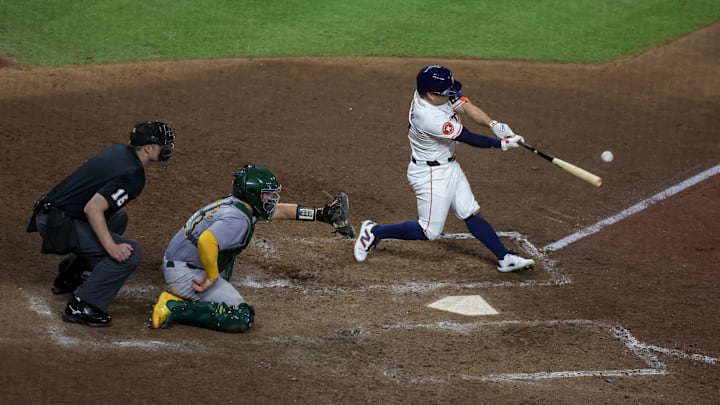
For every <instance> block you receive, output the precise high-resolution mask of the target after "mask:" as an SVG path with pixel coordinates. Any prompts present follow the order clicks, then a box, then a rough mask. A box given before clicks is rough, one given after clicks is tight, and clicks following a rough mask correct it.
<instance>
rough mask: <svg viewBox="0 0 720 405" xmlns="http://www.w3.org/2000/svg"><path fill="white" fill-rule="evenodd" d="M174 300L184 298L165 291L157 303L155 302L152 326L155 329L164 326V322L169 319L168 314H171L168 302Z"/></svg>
mask: <svg viewBox="0 0 720 405" xmlns="http://www.w3.org/2000/svg"><path fill="white" fill-rule="evenodd" d="M170 300H173V301H182V300H183V299H182V298H180V297H178V296H177V295H173V294H171V293H169V292H165V291H163V293H162V294H160V297H158V300H157V303H156V304H155V307H154V308H153V313H152V326H153V328H155V329H159V328H160V327H162V325H163V323H164V322H165V320H166V319H167V317H168V315H170V310H169V309H168V307H167V302H168V301H170Z"/></svg>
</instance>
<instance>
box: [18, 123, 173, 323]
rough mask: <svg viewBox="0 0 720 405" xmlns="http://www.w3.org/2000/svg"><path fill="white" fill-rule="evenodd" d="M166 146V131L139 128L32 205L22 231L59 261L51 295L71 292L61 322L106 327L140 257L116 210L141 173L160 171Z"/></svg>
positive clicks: (169, 139)
mask: <svg viewBox="0 0 720 405" xmlns="http://www.w3.org/2000/svg"><path fill="white" fill-rule="evenodd" d="M174 147H175V133H174V131H173V129H172V128H171V127H170V126H169V125H167V124H165V123H163V122H160V121H144V122H140V123H138V124H136V125H134V126H133V128H132V130H131V132H130V142H129V144H121V143H116V144H113V145H110V146H108V147H107V148H105V149H103V150H102V151H100V152H99V153H98V154H96V155H95V156H93V157H92V158H90V159H89V160H88V161H86V162H85V163H84V164H82V165H81V166H80V167H79V168H77V169H76V170H75V171H74V172H72V173H71V174H70V175H69V176H67V177H66V178H65V179H63V180H62V181H61V182H60V183H59V184H57V185H56V186H55V187H54V188H53V189H52V190H50V192H48V193H47V194H45V195H43V196H42V197H41V198H40V199H39V200H38V201H36V203H35V208H34V210H33V215H32V218H31V220H30V223H29V224H28V229H27V230H28V232H39V233H40V236H41V237H42V247H41V252H42V253H49V254H61V255H66V256H65V258H64V259H63V260H62V261H61V262H60V265H59V266H58V275H57V278H56V279H55V282H54V283H53V286H52V292H53V293H55V294H65V293H72V295H71V297H70V299H69V301H68V304H67V306H66V307H65V311H64V312H63V314H62V319H63V320H64V321H66V322H73V323H80V324H83V325H87V326H107V325H110V323H111V321H112V317H111V316H110V314H108V313H107V312H106V311H107V308H108V307H109V306H110V304H111V303H112V302H113V300H114V299H115V296H116V295H117V293H118V291H119V290H120V288H121V287H122V286H123V284H125V281H126V280H127V279H128V277H130V274H132V272H133V271H134V270H135V269H136V268H137V267H138V265H139V264H140V258H141V254H140V245H139V244H138V242H137V241H135V240H132V239H127V238H125V237H123V236H122V234H123V233H124V232H125V228H126V226H127V222H128V217H127V214H126V213H125V211H124V210H123V209H122V208H123V207H124V206H125V204H127V203H128V202H130V201H131V200H133V199H135V198H137V197H138V195H140V193H141V192H142V190H143V188H144V187H145V166H146V165H147V164H148V163H150V162H161V163H162V164H163V165H166V164H167V161H168V159H170V156H172V153H173V149H174ZM86 273H89V274H86Z"/></svg>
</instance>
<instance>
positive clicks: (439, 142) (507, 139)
mask: <svg viewBox="0 0 720 405" xmlns="http://www.w3.org/2000/svg"><path fill="white" fill-rule="evenodd" d="M416 85H417V87H416V91H415V93H414V95H413V100H412V103H411V105H410V111H409V113H408V121H409V126H408V139H409V141H410V149H411V154H410V162H409V163H408V168H407V179H408V181H409V182H410V184H411V186H412V188H413V191H414V192H415V197H416V200H417V211H418V216H419V219H418V220H411V221H406V222H402V223H398V224H391V225H379V224H376V223H374V222H372V221H369V220H368V221H364V222H363V223H362V226H361V228H360V233H359V235H358V238H357V240H356V242H355V247H354V255H355V260H357V261H358V262H362V261H365V259H366V258H367V254H368V252H369V251H370V249H372V248H373V247H374V246H376V245H377V244H378V243H379V242H380V241H381V240H383V239H388V238H393V239H405V240H428V239H429V240H433V239H437V238H439V237H440V235H441V233H442V230H443V228H444V227H445V221H446V220H447V215H448V212H449V211H450V210H451V209H452V210H453V211H454V212H455V215H456V216H457V217H458V218H460V219H461V220H463V221H465V225H466V226H467V228H468V230H469V231H470V233H472V235H473V236H474V237H475V238H477V239H479V240H480V241H481V242H482V243H483V244H484V245H485V246H486V247H487V248H488V249H490V250H491V251H492V252H493V253H494V254H495V256H497V259H498V265H497V269H498V271H500V272H511V271H515V270H519V269H522V268H525V267H530V266H532V265H534V263H535V262H534V261H533V260H531V259H525V258H522V257H520V256H518V255H516V254H515V253H513V252H510V251H509V250H508V249H507V248H506V247H505V245H503V243H502V242H501V241H500V239H499V238H498V236H497V234H496V233H495V230H494V229H493V227H492V226H491V225H490V223H488V221H487V220H485V218H483V216H482V215H481V214H480V205H479V204H478V202H477V200H475V197H474V196H473V193H472V190H471V189H470V183H469V182H468V180H467V178H466V177H465V173H463V170H462V168H461V167H460V164H459V163H458V162H457V160H456V159H455V148H456V147H457V143H458V142H462V143H465V144H468V145H471V146H474V147H478V148H501V149H502V150H508V149H509V148H517V147H518V146H519V142H523V141H524V139H523V138H522V137H521V136H519V135H516V134H515V133H513V131H512V130H511V129H510V127H509V126H508V125H507V124H504V123H499V122H497V121H494V120H491V119H490V117H489V116H488V115H487V114H486V113H485V112H484V111H483V110H481V109H480V108H479V107H477V106H476V105H474V104H472V103H471V102H470V100H469V99H468V98H467V97H464V96H463V93H462V92H461V91H460V90H461V87H462V84H461V83H460V82H459V81H457V80H454V79H453V75H452V72H451V71H450V70H449V69H448V68H446V67H444V66H439V65H430V66H425V67H423V68H422V69H420V71H419V72H418V74H417V77H416ZM457 113H462V114H463V115H464V116H466V117H468V118H470V120H472V121H473V122H475V123H477V124H480V125H484V126H486V127H488V128H491V129H492V131H493V133H494V134H495V135H496V136H497V137H498V138H499V139H495V138H492V137H489V136H485V135H481V134H476V133H473V132H471V131H470V130H469V129H467V128H466V127H464V126H463V124H462V122H461V120H460V117H459V116H458V114H457Z"/></svg>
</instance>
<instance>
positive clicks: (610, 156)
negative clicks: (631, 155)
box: [600, 150, 615, 162]
mask: <svg viewBox="0 0 720 405" xmlns="http://www.w3.org/2000/svg"><path fill="white" fill-rule="evenodd" d="M613 158H615V156H613V153H612V152H610V151H609V150H606V151H605V152H603V153H602V155H600V159H602V160H603V162H612V161H613Z"/></svg>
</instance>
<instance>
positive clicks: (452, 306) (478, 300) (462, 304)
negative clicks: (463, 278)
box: [428, 295, 498, 315]
mask: <svg viewBox="0 0 720 405" xmlns="http://www.w3.org/2000/svg"><path fill="white" fill-rule="evenodd" d="M428 306H429V307H430V308H435V309H439V310H442V311H448V312H454V313H456V314H462V315H496V314H497V313H498V312H497V311H496V310H495V309H493V307H491V306H490V305H488V303H487V302H485V300H484V299H483V298H482V297H481V296H479V295H455V296H451V297H445V298H443V299H441V300H438V301H435V302H433V303H432V304H430V305H428Z"/></svg>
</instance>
